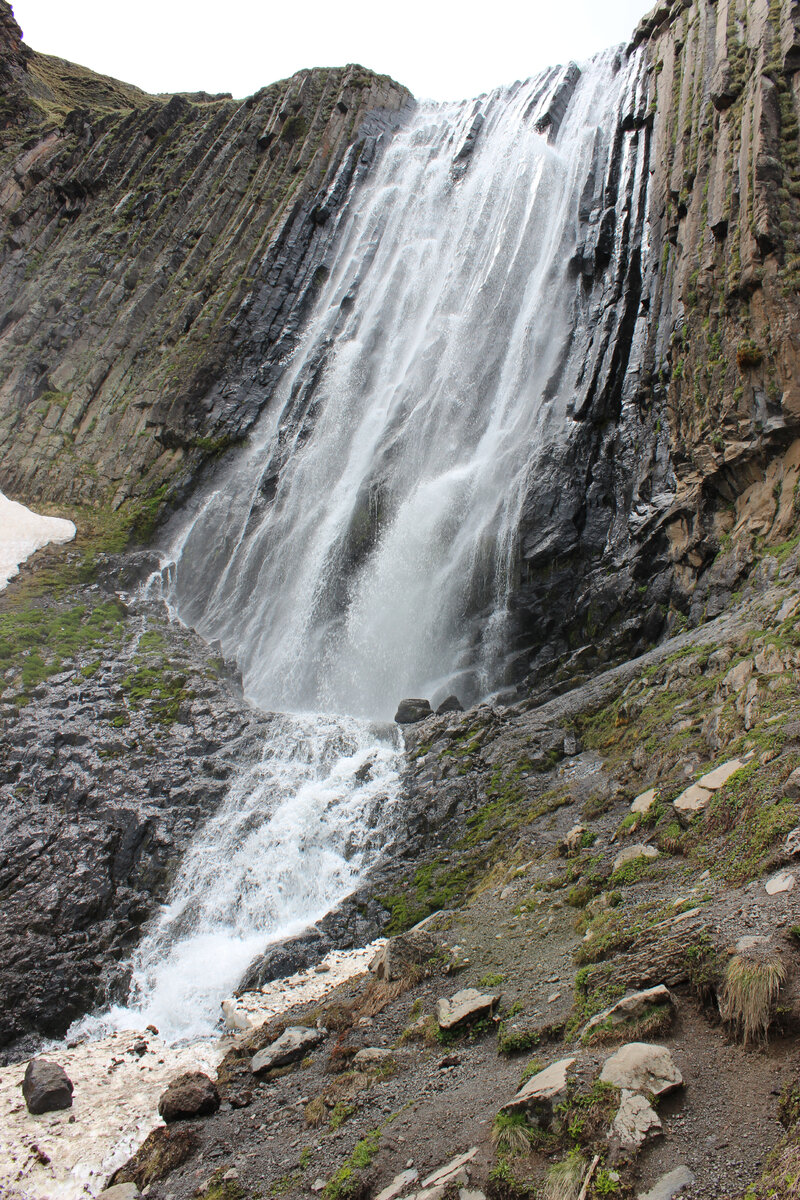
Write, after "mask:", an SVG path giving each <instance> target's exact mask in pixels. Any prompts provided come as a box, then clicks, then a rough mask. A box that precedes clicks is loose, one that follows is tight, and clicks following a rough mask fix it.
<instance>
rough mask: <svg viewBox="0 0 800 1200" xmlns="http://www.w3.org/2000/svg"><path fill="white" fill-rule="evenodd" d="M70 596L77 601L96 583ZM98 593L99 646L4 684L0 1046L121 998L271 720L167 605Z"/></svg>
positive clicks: (57, 1027)
mask: <svg viewBox="0 0 800 1200" xmlns="http://www.w3.org/2000/svg"><path fill="white" fill-rule="evenodd" d="M72 599H73V604H72V605H71V606H70V607H69V610H68V611H69V612H71V613H73V614H74V612H75V611H76V610H77V609H78V608H79V607H80V605H81V602H83V603H84V604H85V602H86V600H87V599H90V600H91V602H92V603H94V604H95V605H96V604H97V593H96V592H90V593H88V595H84V594H82V593H80V592H78V593H76V594H75V595H74V596H73V597H72ZM105 603H106V604H107V605H108V606H109V607H108V609H107V616H108V628H107V629H105V630H104V631H103V633H102V637H98V639H96V640H97V641H98V643H99V644H95V645H91V644H90V645H88V646H87V647H86V648H85V649H83V650H81V649H78V651H77V653H75V655H74V657H72V658H71V659H70V660H69V661H65V662H64V664H63V669H62V670H60V671H58V672H57V673H55V674H51V675H49V676H48V677H47V678H45V679H43V680H42V681H41V683H39V684H38V685H37V686H36V688H35V694H30V695H28V694H25V696H24V700H23V702H22V703H20V701H19V699H16V698H15V686H16V685H15V683H14V682H13V681H12V682H11V683H9V682H8V681H6V687H5V691H4V693H3V695H2V697H1V698H0V801H1V802H2V810H3V818H2V828H1V829H0V895H1V896H2V912H0V954H1V955H2V957H3V961H4V969H3V971H2V980H1V981H0V1047H9V1049H7V1050H5V1051H2V1050H0V1054H3V1053H5V1054H6V1055H7V1054H9V1053H13V1054H16V1056H17V1057H19V1056H21V1055H23V1054H24V1052H25V1049H26V1048H27V1047H30V1046H31V1045H32V1044H33V1043H31V1042H30V1041H27V1042H26V1041H24V1039H25V1038H26V1035H38V1034H47V1035H50V1036H61V1035H63V1034H64V1032H65V1031H66V1029H67V1026H68V1025H69V1024H70V1022H71V1021H72V1020H73V1019H75V1018H76V1017H78V1016H81V1015H83V1013H85V1012H87V1011H88V1010H89V1009H91V1008H95V1007H100V1006H101V1005H102V1004H103V1003H105V1002H107V1001H109V1000H110V999H112V998H113V999H115V1000H124V998H125V996H126V993H127V985H128V974H127V970H126V968H125V967H124V966H123V965H122V960H124V959H125V958H126V957H127V956H128V954H129V953H130V950H131V949H132V947H133V946H134V945H135V943H136V942H137V941H138V939H139V936H140V933H141V929H142V925H143V923H144V922H145V921H146V920H147V918H148V916H149V915H150V914H151V913H152V912H154V911H155V909H156V907H157V905H159V904H160V903H163V901H164V900H165V899H166V896H167V893H168V890H169V885H170V882H171V880H172V877H173V875H174V872H175V870H176V867H177V864H178V861H179V859H180V855H181V852H182V850H183V849H184V847H185V846H186V845H187V843H188V841H189V839H190V838H191V837H192V835H193V833H194V832H195V831H196V829H197V828H198V826H199V825H200V824H201V823H202V822H203V821H204V820H205V818H206V817H208V816H209V815H210V814H211V813H212V812H213V811H214V810H215V808H216V806H217V805H218V804H219V802H220V801H221V799H222V798H223V796H224V795H225V792H226V789H227V785H228V781H229V780H230V779H231V777H232V775H233V774H234V773H235V771H236V770H237V768H238V767H239V766H241V765H242V764H243V763H247V762H248V761H253V760H254V759H256V758H257V757H258V755H259V754H260V749H261V745H262V743H263V738H264V735H265V730H266V728H267V718H265V717H263V716H261V715H259V714H257V713H256V712H254V711H253V710H252V709H250V708H249V706H248V705H247V704H246V703H245V702H244V700H243V698H242V696H241V691H240V690H238V689H237V686H236V684H235V680H232V679H231V678H229V677H228V668H227V667H226V666H225V664H224V663H223V662H222V661H221V660H219V659H213V656H209V653H208V648H207V647H206V646H204V645H203V644H202V643H201V642H200V641H199V639H197V638H196V637H195V636H194V635H192V634H190V633H188V632H187V631H185V630H182V629H180V627H176V626H174V625H171V624H170V622H169V621H168V620H167V619H166V616H165V613H164V612H163V611H161V610H158V609H155V608H154V609H148V610H146V611H145V610H137V609H133V610H130V611H129V610H127V609H126V608H125V606H123V605H120V604H119V602H118V601H117V600H116V599H115V598H113V593H112V594H108V595H106V597H105ZM81 628H83V629H85V626H84V627H81ZM87 640H89V641H90V640H91V639H89V638H88V635H87ZM137 685H138V686H137ZM17 695H19V693H17ZM54 981H57V984H55V983H54ZM20 1039H23V1040H22V1041H21V1040H20ZM15 1045H16V1048H14V1047H15Z"/></svg>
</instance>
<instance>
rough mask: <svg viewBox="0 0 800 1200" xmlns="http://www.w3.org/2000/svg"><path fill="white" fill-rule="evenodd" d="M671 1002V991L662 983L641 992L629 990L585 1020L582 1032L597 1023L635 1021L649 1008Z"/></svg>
mask: <svg viewBox="0 0 800 1200" xmlns="http://www.w3.org/2000/svg"><path fill="white" fill-rule="evenodd" d="M672 1004H673V999H672V993H671V992H670V990H669V988H667V987H665V986H664V984H663V983H659V984H657V985H656V987H651V988H645V989H644V991H641V992H631V993H630V994H629V995H627V996H623V997H622V999H621V1000H618V1001H617V1002H616V1004H612V1005H611V1007H610V1008H607V1009H606V1010H605V1011H604V1012H601V1013H598V1014H597V1016H594V1017H592V1019H591V1020H590V1021H587V1023H586V1028H585V1029H584V1034H586V1033H590V1032H591V1031H592V1030H593V1029H596V1028H597V1027H598V1025H609V1026H610V1027H611V1028H614V1027H615V1026H617V1025H623V1024H625V1023H626V1022H627V1021H635V1020H636V1019H637V1018H638V1017H641V1016H642V1014H643V1013H645V1012H646V1011H647V1010H648V1009H650V1008H655V1007H659V1008H660V1007H661V1006H662V1005H668V1006H669V1007H672Z"/></svg>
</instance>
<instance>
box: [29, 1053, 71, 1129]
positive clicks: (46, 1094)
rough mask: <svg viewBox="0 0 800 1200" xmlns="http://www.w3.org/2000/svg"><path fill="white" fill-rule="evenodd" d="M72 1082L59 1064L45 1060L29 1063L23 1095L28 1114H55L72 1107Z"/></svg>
mask: <svg viewBox="0 0 800 1200" xmlns="http://www.w3.org/2000/svg"><path fill="white" fill-rule="evenodd" d="M73 1090H74V1089H73V1086H72V1080H71V1079H70V1078H69V1076H68V1075H67V1072H66V1071H65V1070H64V1068H63V1067H60V1066H59V1065H58V1063H54V1062H49V1061H48V1060H47V1059H45V1058H34V1059H32V1060H31V1062H29V1063H28V1066H27V1068H26V1070H25V1078H24V1079H23V1081H22V1094H23V1096H24V1097H25V1103H26V1104H27V1106H28V1112H30V1113H34V1114H35V1115H37V1116H38V1115H39V1114H40V1113H46V1112H55V1111H57V1110H58V1109H60V1108H71V1107H72V1093H73Z"/></svg>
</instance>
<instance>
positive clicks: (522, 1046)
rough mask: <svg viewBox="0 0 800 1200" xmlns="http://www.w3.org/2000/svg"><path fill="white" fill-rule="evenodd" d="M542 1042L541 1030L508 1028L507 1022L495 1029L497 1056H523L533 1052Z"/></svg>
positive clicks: (501, 1023) (502, 1022)
mask: <svg viewBox="0 0 800 1200" xmlns="http://www.w3.org/2000/svg"><path fill="white" fill-rule="evenodd" d="M541 1040H542V1034H541V1030H539V1029H536V1028H530V1029H525V1028H518V1027H516V1028H509V1027H508V1022H507V1021H501V1022H500V1024H499V1025H498V1027H497V1050H498V1053H499V1054H505V1055H506V1056H510V1055H512V1054H525V1053H527V1052H528V1051H529V1050H534V1049H535V1048H536V1046H538V1045H539V1043H540V1042H541Z"/></svg>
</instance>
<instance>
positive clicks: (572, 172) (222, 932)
mask: <svg viewBox="0 0 800 1200" xmlns="http://www.w3.org/2000/svg"><path fill="white" fill-rule="evenodd" d="M640 78H641V74H640V72H639V70H638V66H637V65H636V63H635V62H634V63H632V64H630V65H629V66H628V67H627V68H625V69H620V67H619V62H618V60H616V59H615V56H614V54H607V55H602V56H600V57H599V58H598V59H597V60H595V61H594V62H593V63H591V64H590V65H589V68H588V69H586V70H584V72H583V74H582V75H581V73H580V72H579V71H578V69H577V68H576V67H574V66H573V67H570V68H567V69H565V70H562V69H558V70H556V71H551V72H547V73H545V74H544V75H543V76H541V77H539V78H538V79H535V80H532V81H529V82H528V83H525V84H517V85H515V86H514V87H512V88H510V89H506V90H503V91H498V92H497V93H494V94H493V95H491V96H489V97H485V98H482V99H480V100H478V101H475V102H471V103H466V104H458V105H432V104H428V105H422V106H420V107H419V108H417V109H416V110H414V111H413V113H411V114H410V115H409V117H408V119H407V121H406V123H405V124H404V125H402V126H401V127H400V128H399V129H398V130H396V131H395V132H394V134H393V135H392V137H391V139H390V141H389V144H388V145H387V146H386V147H385V148H384V149H383V152H382V154H380V155H379V156H378V159H377V162H376V164H375V165H374V166H373V168H372V171H371V174H370V175H369V176H368V178H367V179H366V181H364V182H363V183H362V184H361V185H360V186H359V187H358V188H357V189H356V190H355V192H354V194H353V195H352V196H351V198H350V200H349V202H348V204H347V205H346V206H345V207H344V209H343V210H342V211H341V213H340V215H339V216H338V217H337V218H336V219H337V220H338V222H339V226H338V228H337V229H336V230H335V236H334V237H333V238H332V239H331V242H330V246H331V249H330V250H329V251H328V259H327V261H326V263H325V264H323V265H324V267H325V271H323V272H322V274H324V275H325V282H324V284H323V286H322V287H321V290H320V294H319V297H318V300H317V303H316V306H315V308H314V311H313V313H312V315H311V318H310V320H309V323H308V326H307V328H306V331H305V333H304V334H303V336H302V338H301V341H300V343H299V345H298V347H297V350H296V352H295V354H294V355H293V357H292V360H291V361H290V362H289V363H287V364H286V367H285V370H284V374H283V377H282V379H281V381H280V382H279V384H278V386H277V388H276V392H275V394H274V396H273V397H272V400H271V402H270V404H269V405H268V407H267V409H266V411H265V412H264V415H263V418H262V420H261V423H260V425H259V426H258V428H257V432H256V434H255V435H254V436H253V437H252V438H251V441H250V444H249V445H248V446H247V447H246V448H245V449H243V450H242V451H241V452H240V453H239V454H238V456H237V457H235V458H234V460H233V461H232V463H231V464H230V465H229V467H228V468H227V470H226V472H225V473H224V474H223V475H222V476H221V477H220V478H219V479H218V480H217V482H216V484H215V486H214V488H213V490H211V491H210V492H208V493H207V494H206V495H204V496H202V497H201V498H200V499H199V500H198V502H197V504H196V507H195V510H194V512H193V513H192V514H191V515H190V516H189V517H188V518H183V519H182V521H181V523H180V525H179V527H178V528H177V529H176V530H175V531H174V534H173V540H172V542H171V544H170V546H169V547H168V549H167V551H166V552H165V558H164V566H163V568H162V570H161V572H160V573H159V575H158V576H157V577H156V578H155V580H154V581H153V582H154V584H155V586H156V587H157V588H158V589H159V590H160V592H161V594H162V595H163V596H164V598H165V599H166V600H167V602H168V603H169V604H170V605H171V606H172V607H173V609H174V611H176V613H177V615H178V616H179V617H180V619H182V620H183V621H185V622H186V623H188V624H192V625H194V626H195V627H197V628H198V629H199V630H200V632H201V633H203V634H204V635H205V636H206V637H207V638H209V639H219V640H220V641H221V643H222V646H223V648H224V650H225V652H226V653H227V654H228V655H232V656H235V657H236V659H237V660H238V662H239V664H240V666H241V667H242V669H243V674H244V681H245V688H246V692H247V694H248V696H249V697H250V698H251V699H252V701H253V702H254V703H256V704H257V705H259V706H260V707H262V708H263V709H265V710H269V711H272V712H274V713H276V714H280V715H276V716H275V717H274V719H273V723H272V725H271V727H270V734H269V736H268V739H267V743H266V746H265V748H264V753H263V758H262V761H261V762H260V763H259V764H257V765H256V766H255V767H253V768H250V769H247V770H244V771H243V773H242V775H241V776H240V777H239V779H238V780H237V781H236V783H235V785H234V786H233V787H232V789H231V791H230V794H229V796H228V799H227V801H226V802H225V804H224V805H223V806H222V808H221V809H220V811H219V812H218V813H217V815H216V816H215V817H214V818H213V819H212V820H211V821H209V822H208V824H207V825H206V826H205V828H204V829H202V830H201V831H199V833H198V835H197V836H196V839H195V842H194V844H193V846H192V848H191V849H190V851H189V853H188V855H187V857H186V860H185V861H184V863H183V864H182V867H181V870H180V872H179V877H178V880H177V882H176V884H175V887H174V890H173V893H172V895H171V897H170V901H169V904H168V905H167V906H166V908H165V910H164V911H163V912H162V913H161V914H160V916H159V918H158V919H157V921H156V922H155V923H154V924H153V925H152V926H151V928H150V929H149V931H148V933H147V936H146V937H145V938H144V940H143V942H142V943H141V945H140V947H139V950H138V952H137V954H136V956H135V960H134V962H133V964H132V978H133V983H132V987H131V993H130V998H129V1002H128V1006H127V1007H125V1008H121V1009H117V1010H115V1011H114V1012H112V1013H111V1014H107V1015H106V1016H105V1017H104V1018H103V1019H102V1021H101V1028H104V1029H107V1028H108V1027H109V1025H111V1026H112V1027H117V1028H119V1027H121V1026H125V1025H130V1024H137V1025H139V1026H141V1025H143V1024H144V1023H146V1022H154V1023H155V1024H156V1025H157V1026H158V1027H159V1029H160V1030H161V1031H162V1032H164V1033H166V1034H167V1035H168V1036H169V1037H172V1038H176V1037H180V1036H186V1035H198V1034H203V1033H206V1032H208V1031H209V1030H210V1029H211V1028H212V1027H213V1025H214V1023H215V1022H216V1020H217V1018H218V1015H219V1005H220V1001H221V1000H222V999H223V998H224V997H225V995H226V994H228V993H229V992H230V991H231V990H232V989H233V988H234V987H235V986H236V984H237V982H238V981H239V979H240V978H241V977H242V974H243V973H244V971H245V969H246V967H247V965H248V963H249V962H250V961H251V959H252V958H253V957H254V956H256V955H258V954H259V953H261V952H263V950H264V948H265V947H266V945H268V944H269V943H270V942H271V941H275V940H279V939H282V938H285V937H287V936H289V935H291V934H293V933H295V932H297V931H299V930H300V929H302V928H303V927H304V926H307V925H309V924H311V923H312V922H313V921H315V920H317V919H319V918H320V917H321V916H322V915H323V913H325V912H326V911H328V910H329V909H330V908H331V907H332V906H333V905H334V904H336V903H337V902H338V901H339V900H340V899H342V898H343V897H344V896H346V895H347V894H348V893H349V892H350V891H352V890H353V889H354V888H355V886H356V885H357V884H358V882H359V881H360V880H361V879H362V878H363V875H364V872H365V871H367V870H368V869H369V867H370V865H371V864H373V863H374V862H375V861H376V859H377V858H378V856H379V855H380V853H382V852H384V851H385V850H386V848H387V847H388V846H389V845H390V844H391V841H392V839H393V837H395V836H396V834H397V831H398V830H399V829H400V828H401V825H402V820H401V813H400V811H399V809H400V807H401V806H400V804H399V803H398V799H399V770H400V750H399V748H398V746H397V745H396V743H395V741H394V740H393V738H394V734H392V733H391V732H389V731H387V730H386V728H385V727H384V731H383V733H381V731H380V729H379V728H378V727H376V726H374V725H373V724H371V722H374V721H376V720H381V719H386V718H391V716H392V713H393V711H394V707H395V704H396V702H397V700H398V699H399V698H400V697H402V696H405V695H422V696H428V697H429V698H431V699H432V700H433V701H434V702H435V701H437V700H439V699H441V698H442V697H443V696H444V695H445V694H446V693H447V692H449V691H453V690H455V691H457V692H458V693H459V694H460V695H461V697H462V699H464V700H474V699H475V698H476V697H478V696H480V695H481V694H484V693H486V692H487V691H489V690H490V689H492V688H495V687H497V686H498V685H500V684H502V682H503V660H504V653H505V643H506V627H507V622H508V616H509V596H510V593H511V590H512V585H513V581H514V573H515V571H516V570H517V563H516V536H517V529H518V526H519V521H520V513H521V509H522V506H523V504H524V502H525V498H526V495H527V494H528V492H529V489H530V487H531V484H532V480H534V479H535V477H536V473H537V470H538V469H539V468H540V466H541V464H542V463H543V462H544V461H545V460H546V458H547V456H548V455H549V454H550V453H551V452H552V450H553V448H554V447H558V448H559V449H560V450H561V451H562V452H563V448H564V445H565V444H566V439H567V438H568V436H569V428H570V424H571V420H572V418H571V406H572V405H573V404H574V403H575V395H576V385H575V380H576V378H577V376H578V375H579V374H580V373H581V372H583V373H584V374H587V371H586V347H587V344H589V343H590V342H591V338H589V337H584V338H583V339H578V338H576V337H575V336H574V331H575V330H576V328H577V327H578V326H580V325H581V322H583V325H582V328H584V329H586V328H588V327H589V326H590V325H591V323H592V322H595V323H596V322H597V321H598V319H599V313H597V312H593V311H592V310H591V300H590V298H589V294H590V292H591V288H589V287H585V286H583V284H582V283H581V281H580V279H579V276H580V274H581V267H580V266H578V268H577V269H576V267H575V263H576V261H580V259H581V256H580V254H579V253H578V239H579V235H581V236H584V237H585V236H586V229H587V228H588V227H591V226H594V227H595V230H596V231H597V229H599V228H600V226H601V224H605V217H607V214H608V209H607V205H608V204H609V203H610V202H611V203H612V204H613V203H615V196H616V194H617V193H616V191H615V187H616V184H617V183H618V177H619V176H620V175H624V173H625V172H626V171H628V172H634V171H635V170H639V172H640V174H642V173H643V169H642V166H641V164H642V161H643V160H642V158H641V155H640V151H638V150H636V149H635V141H636V139H635V138H633V139H631V144H630V145H628V144H627V143H625V144H624V145H621V146H618V148H617V150H616V151H615V152H614V154H613V155H612V151H611V146H612V144H613V143H614V141H615V137H616V134H617V131H618V130H619V129H620V124H621V122H620V117H619V114H620V108H621V105H622V104H623V103H624V102H625V96H626V94H628V93H630V92H631V91H634V92H636V91H637V88H638V87H639V84H638V82H637V81H638V80H639V79H640ZM545 133H547V134H548V135H549V140H548V136H545ZM637 155H638V156H639V157H638V159H637ZM612 158H613V160H614V162H613V169H612V167H611V166H610V163H611V160H612ZM637 162H638V166H637V165H636V164H637ZM607 173H609V174H611V175H613V179H614V180H615V181H616V182H612V184H610V185H608V186H606V184H605V183H604V178H605V176H606V174H607ZM587 210H590V211H587ZM611 212H612V215H614V210H613V208H612V210H611ZM604 214H605V215H604ZM602 215H604V221H603V222H602V223H601V220H600V217H601V216H602ZM628 218H629V214H627V215H626V214H624V213H623V215H622V218H621V219H620V221H619V222H615V233H614V237H615V238H616V240H617V244H618V245H619V244H621V243H622V240H623V239H624V238H625V237H626V236H627V225H626V222H627V221H628ZM607 240H608V239H607ZM612 240H613V239H612ZM586 253H587V251H586V249H585V248H584V250H583V254H584V255H585V254H586ZM605 253H606V258H605V262H606V263H608V262H609V261H610V260H612V259H613V256H614V249H613V246H612V247H611V248H610V249H608V250H607V251H605ZM620 258H622V256H620ZM620 270H621V268H620ZM612 274H613V273H612ZM612 282H613V286H614V287H616V286H617V283H616V280H613V279H612ZM618 290H620V289H618ZM576 314H577V315H576ZM604 326H605V329H606V337H607V339H609V340H610V334H609V332H608V331H609V330H610V328H611V326H610V324H609V321H608V320H607V319H605V318H604ZM573 340H574V341H576V342H577V341H579V340H580V341H581V346H580V347H579V350H580V353H578V354H577V357H575V360H574V361H573V347H572V342H573ZM598 353H599V354H602V353H603V351H602V349H601V350H600V351H598ZM581 354H582V357H581ZM588 373H591V372H588ZM320 714H328V715H320ZM330 714H337V715H335V716H331V715H330ZM389 729H390V730H391V727H389ZM90 1024H91V1023H90Z"/></svg>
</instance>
